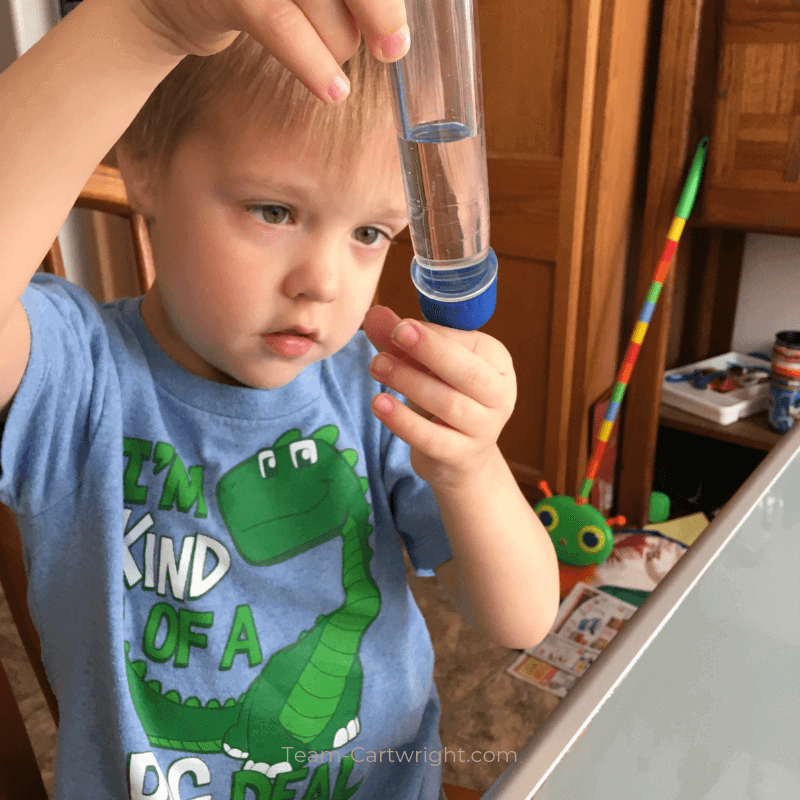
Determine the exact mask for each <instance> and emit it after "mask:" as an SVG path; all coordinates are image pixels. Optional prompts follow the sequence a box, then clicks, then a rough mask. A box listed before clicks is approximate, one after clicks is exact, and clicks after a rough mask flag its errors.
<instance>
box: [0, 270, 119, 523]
mask: <svg viewBox="0 0 800 800" xmlns="http://www.w3.org/2000/svg"><path fill="white" fill-rule="evenodd" d="M22 304H23V306H24V308H25V312H26V314H27V316H28V322H29V324H30V328H31V350H30V356H29V358H28V364H27V367H26V369H25V374H24V375H23V378H22V382H21V383H20V386H19V388H18V390H17V393H16V395H15V397H14V400H13V402H12V404H11V406H10V408H9V412H8V416H7V418H6V421H5V424H4V426H3V430H2V441H0V501H2V502H3V503H5V504H6V505H8V506H10V507H11V508H12V509H13V510H14V511H15V512H16V513H17V514H22V515H31V516H33V515H36V514H39V513H41V512H42V511H43V510H45V509H46V508H49V507H50V506H52V505H54V504H56V503H58V502H59V501H60V500H61V499H63V498H65V497H67V496H68V495H69V494H71V493H72V492H74V491H75V488H76V486H77V485H78V483H79V482H80V480H81V476H82V468H83V465H84V464H85V463H86V461H87V455H88V451H89V449H90V447H91V444H92V441H93V439H94V435H95V433H96V430H97V427H98V424H99V420H100V417H101V414H102V410H103V404H104V394H105V389H106V387H107V379H108V371H109V359H108V358H105V357H104V355H105V354H107V350H108V348H107V336H106V335H105V333H104V329H103V326H102V324H101V321H100V319H99V314H98V308H97V305H96V304H95V302H94V301H93V300H92V298H91V297H90V296H89V294H88V293H87V292H85V291H84V290H83V289H81V288H80V287H77V286H74V285H72V284H70V283H68V282H67V281H65V280H63V279H60V278H56V277H54V276H52V275H41V274H37V275H35V276H34V277H33V279H32V280H31V282H30V284H29V285H28V287H27V288H26V290H25V292H24V294H23V296H22Z"/></svg>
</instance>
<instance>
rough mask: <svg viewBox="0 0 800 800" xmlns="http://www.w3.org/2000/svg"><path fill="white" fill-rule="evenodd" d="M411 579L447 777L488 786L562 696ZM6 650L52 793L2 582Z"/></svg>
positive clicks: (0, 640)
mask: <svg viewBox="0 0 800 800" xmlns="http://www.w3.org/2000/svg"><path fill="white" fill-rule="evenodd" d="M409 581H410V583H411V589H412V591H413V592H414V595H415V597H416V598H417V602H418V603H419V605H420V608H421V609H422V613H423V614H424V615H425V618H426V620H427V622H428V626H429V628H430V631H431V638H432V639H433V643H434V649H435V651H436V684H437V686H438V687H439V695H440V697H441V700H442V720H441V735H442V745H443V751H442V756H441V757H442V762H443V771H442V779H443V780H444V781H446V782H448V783H453V784H456V785H459V786H464V787H468V788H471V789H477V790H479V791H480V792H484V791H486V789H488V788H489V786H490V785H491V784H492V783H493V782H494V780H495V779H496V778H497V777H498V776H499V775H500V773H501V772H502V771H503V770H504V769H505V768H506V766H507V765H508V763H510V762H511V761H513V758H514V755H513V754H514V753H515V752H520V751H521V750H522V747H523V745H524V744H525V743H526V742H527V741H528V739H529V738H530V737H531V736H532V735H533V733H534V731H535V730H536V729H537V728H538V727H539V726H540V725H541V724H542V723H543V722H544V721H545V720H546V719H547V717H548V716H549V715H550V713H551V712H552V711H553V710H554V709H555V707H556V706H557V705H558V702H559V701H558V698H556V697H554V696H553V695H550V694H548V693H547V692H543V691H542V690H540V689H537V688H536V687H534V686H530V685H528V684H526V683H523V682H522V681H519V680H517V679H516V678H512V677H511V676H510V675H509V674H508V673H506V672H505V668H506V667H507V666H508V665H509V664H510V663H511V661H512V660H513V658H514V657H515V656H516V652H515V651H513V650H507V649H505V648H503V647H498V646H497V645H495V644H493V643H492V642H490V641H489V640H487V639H486V638H485V637H483V636H481V635H479V634H478V633H476V632H475V631H474V630H472V629H471V628H470V627H469V626H468V625H467V624H466V623H465V622H464V621H463V620H462V619H461V617H460V616H459V615H458V614H457V613H456V612H455V611H454V610H453V608H452V606H451V605H450V604H449V603H448V602H447V601H446V600H445V599H444V597H443V595H442V592H441V590H440V589H439V585H438V583H437V581H436V579H435V578H418V577H416V576H414V575H413V574H410V576H409ZM0 658H2V660H3V664H4V665H5V666H6V670H7V672H8V673H9V678H10V680H11V683H12V685H13V688H14V692H15V694H16V696H17V699H18V701H19V702H20V705H21V708H22V710H23V715H24V716H25V719H26V725H27V726H28V730H29V732H30V734H31V738H32V739H33V742H34V748H35V750H36V754H37V758H38V759H39V765H40V767H41V769H42V773H43V777H44V780H45V786H46V787H47V789H48V791H49V792H50V795H51V796H52V787H53V769H54V764H55V750H56V732H55V728H54V726H53V723H52V719H51V717H50V714H49V712H48V710H47V706H46V705H45V702H44V698H43V697H42V696H41V693H40V692H39V691H38V687H37V685H36V680H35V678H34V676H33V672H32V671H31V670H30V667H29V666H28V662H27V660H26V658H25V655H24V652H23V650H22V646H21V643H20V642H19V639H18V637H17V635H16V629H15V628H14V625H13V623H12V621H11V615H10V613H9V610H8V606H7V605H6V602H5V598H4V597H3V596H2V591H1V590H0ZM473 753H474V754H475V756H476V758H474V759H473V758H472V755H473Z"/></svg>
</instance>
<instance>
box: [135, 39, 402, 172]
mask: <svg viewBox="0 0 800 800" xmlns="http://www.w3.org/2000/svg"><path fill="white" fill-rule="evenodd" d="M342 69H343V71H344V72H345V74H346V75H347V76H348V79H349V80H350V84H351V91H350V95H349V97H348V98H347V99H346V100H345V101H343V102H340V103H336V104H333V105H331V104H328V103H323V102H321V101H320V100H318V99H317V98H316V97H314V96H313V95H312V94H311V93H310V92H309V91H308V89H306V87H305V86H303V85H302V84H301V83H300V81H299V80H297V78H295V76H294V75H293V74H292V73H291V72H289V71H288V70H287V69H286V68H285V67H284V66H283V65H282V64H281V63H280V62H278V61H277V60H276V59H275V58H274V57H273V56H272V55H271V54H270V53H269V52H268V51H267V50H266V49H265V48H263V47H262V46H261V45H260V44H259V43H258V42H256V41H255V40H254V39H252V38H251V37H250V36H248V35H247V34H245V33H242V34H240V35H239V36H238V37H237V38H236V39H235V40H234V42H233V44H231V45H230V46H229V47H228V48H226V49H225V50H223V51H222V52H220V53H217V54H215V55H212V56H206V57H201V56H187V57H186V58H184V59H183V60H182V61H181V62H180V64H178V66H177V67H175V69H174V70H173V71H172V72H171V73H170V74H169V75H168V76H167V77H166V78H165V79H164V80H163V81H162V82H161V83H160V84H159V86H158V87H157V88H156V90H155V91H154V92H153V93H152V94H151V95H150V97H149V98H148V100H147V102H146V103H145V105H144V106H143V107H142V109H141V110H140V111H139V113H138V114H137V116H136V118H135V119H134V120H133V122H132V123H131V124H130V126H129V127H128V129H127V130H126V131H125V133H124V134H123V135H122V137H121V139H120V143H121V144H122V145H123V146H124V147H125V148H126V150H127V151H128V153H129V155H130V156H131V157H132V158H134V159H152V163H154V164H156V165H157V166H159V167H162V168H163V167H166V166H167V165H168V163H169V160H170V158H171V156H172V155H173V153H174V152H175V148H176V147H177V145H178V144H179V142H180V141H181V139H182V138H183V137H184V136H186V135H187V134H188V133H190V132H192V131H193V130H196V129H197V128H199V127H202V126H203V125H209V124H210V125H213V124H214V122H215V120H218V119H221V118H223V117H229V116H230V114H232V113H235V114H237V118H238V119H239V120H240V121H241V123H242V125H246V124H249V123H252V122H256V123H258V124H260V125H262V126H263V128H264V131H265V132H269V133H273V134H281V133H284V132H287V131H291V132H292V133H293V134H294V135H293V141H295V142H296V143H297V144H298V145H300V146H301V147H304V146H308V145H310V144H312V143H313V144H314V145H315V146H316V147H319V146H322V147H323V148H324V153H325V156H326V157H328V158H330V157H331V156H333V154H334V153H337V152H340V151H341V150H342V149H343V148H345V147H347V148H351V147H353V145H358V143H360V142H362V141H363V140H364V137H365V135H366V134H367V133H368V132H369V130H371V129H372V128H373V127H374V126H375V125H378V124H380V125H386V124H387V121H388V122H389V123H391V107H390V98H389V89H388V84H387V80H386V75H385V67H384V65H383V64H381V63H380V62H379V61H377V60H376V59H375V58H374V57H373V56H372V55H371V54H370V52H369V51H368V50H367V48H366V46H365V45H364V43H363V42H362V43H361V45H360V47H359V49H358V51H357V52H356V54H355V55H354V56H353V57H352V58H351V59H350V60H349V61H348V62H346V63H345V64H344V65H343V66H342Z"/></svg>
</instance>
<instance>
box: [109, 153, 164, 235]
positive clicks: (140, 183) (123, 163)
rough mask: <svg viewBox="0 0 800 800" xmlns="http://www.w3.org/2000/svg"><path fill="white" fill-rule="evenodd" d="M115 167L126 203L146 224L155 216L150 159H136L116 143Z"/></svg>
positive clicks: (153, 167)
mask: <svg viewBox="0 0 800 800" xmlns="http://www.w3.org/2000/svg"><path fill="white" fill-rule="evenodd" d="M115 153H116V156H117V165H118V167H119V171H120V174H121V175H122V180H123V181H124V183H125V192H126V194H127V195H128V203H129V204H130V206H131V208H132V209H133V210H134V211H138V212H139V213H140V214H141V215H142V216H143V217H144V218H145V220H147V221H148V222H149V221H150V220H151V219H152V218H153V217H154V215H155V206H154V202H153V201H154V197H155V182H156V169H155V166H154V165H153V163H152V161H151V159H149V158H138V157H136V156H134V155H132V154H131V152H130V150H129V148H128V147H126V146H125V145H124V144H123V143H122V142H118V143H117V146H116V147H115Z"/></svg>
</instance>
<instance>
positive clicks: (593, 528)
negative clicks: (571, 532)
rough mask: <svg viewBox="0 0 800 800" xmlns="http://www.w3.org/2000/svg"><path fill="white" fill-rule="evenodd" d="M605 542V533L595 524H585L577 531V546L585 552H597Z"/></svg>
mask: <svg viewBox="0 0 800 800" xmlns="http://www.w3.org/2000/svg"><path fill="white" fill-rule="evenodd" d="M605 543H606V535H605V533H604V532H603V530H602V528H598V527H597V525H585V526H584V527H583V528H581V529H580V531H578V547H580V548H581V550H584V551H585V552H587V553H597V552H598V551H599V550H602V549H603V546H604V545H605Z"/></svg>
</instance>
